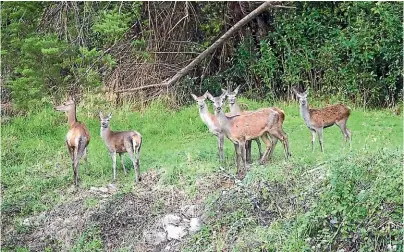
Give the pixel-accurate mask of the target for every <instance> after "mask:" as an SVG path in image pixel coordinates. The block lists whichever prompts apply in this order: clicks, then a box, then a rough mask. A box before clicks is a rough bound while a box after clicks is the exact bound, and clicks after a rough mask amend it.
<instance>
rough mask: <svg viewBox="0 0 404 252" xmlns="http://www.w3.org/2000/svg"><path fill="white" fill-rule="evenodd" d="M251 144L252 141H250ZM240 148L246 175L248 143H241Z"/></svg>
mask: <svg viewBox="0 0 404 252" xmlns="http://www.w3.org/2000/svg"><path fill="white" fill-rule="evenodd" d="M250 143H251V141H250ZM239 144H240V145H239V148H240V154H241V160H242V162H243V165H242V167H243V174H244V175H245V173H246V172H247V151H246V148H245V147H246V142H245V141H243V142H240V143H239Z"/></svg>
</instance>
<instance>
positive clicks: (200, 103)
mask: <svg viewBox="0 0 404 252" xmlns="http://www.w3.org/2000/svg"><path fill="white" fill-rule="evenodd" d="M207 95H208V91H206V92H205V94H203V95H202V96H199V97H198V96H196V95H194V94H191V96H192V98H194V100H195V101H196V102H197V103H198V107H199V109H204V108H205V107H206V103H205V100H206V98H207Z"/></svg>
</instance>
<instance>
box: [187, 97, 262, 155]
mask: <svg viewBox="0 0 404 252" xmlns="http://www.w3.org/2000/svg"><path fill="white" fill-rule="evenodd" d="M207 94H208V91H206V92H205V94H204V95H202V96H199V97H198V96H196V95H194V94H191V96H192V98H193V99H194V100H195V101H196V102H197V103H198V108H199V116H200V117H201V119H202V121H203V122H204V123H205V125H206V126H207V127H208V129H209V131H210V132H211V133H212V134H213V135H215V136H216V137H217V138H218V152H219V160H220V161H223V160H224V154H223V145H224V133H223V132H222V130H221V129H220V125H219V122H218V120H217V117H216V116H215V115H213V114H211V113H210V112H209V109H208V106H207V104H206V102H205V100H206V98H207ZM226 115H228V114H226ZM255 140H256V141H257V143H260V142H259V139H255ZM248 144H249V146H250V147H251V144H250V141H248V142H247V146H248ZM259 150H260V156H261V145H259ZM250 153H251V151H250ZM247 160H249V159H248V157H247Z"/></svg>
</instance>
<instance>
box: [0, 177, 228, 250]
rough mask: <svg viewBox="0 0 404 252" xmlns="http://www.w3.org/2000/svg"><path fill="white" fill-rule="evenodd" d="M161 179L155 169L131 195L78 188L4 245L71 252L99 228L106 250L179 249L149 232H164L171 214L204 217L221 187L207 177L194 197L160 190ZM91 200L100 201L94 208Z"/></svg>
mask: <svg viewBox="0 0 404 252" xmlns="http://www.w3.org/2000/svg"><path fill="white" fill-rule="evenodd" d="M159 179H160V177H159V174H158V173H157V172H156V171H154V170H150V171H148V172H147V173H145V174H144V176H143V180H142V182H141V183H139V184H137V185H136V186H135V188H134V190H133V191H132V192H129V193H120V192H119V188H117V187H115V186H114V185H108V186H105V187H99V188H94V187H92V188H90V189H79V190H78V191H77V192H76V193H75V194H74V197H73V198H72V200H70V201H69V202H67V203H65V204H62V205H59V206H56V207H55V208H54V209H52V210H50V211H46V212H43V213H41V214H39V215H35V216H31V217H28V218H26V219H25V220H23V221H22V224H21V227H22V229H21V227H17V226H18V225H17V226H15V227H11V228H9V229H8V230H3V231H4V232H2V247H3V248H9V249H15V248H17V247H28V248H29V249H30V250H31V251H43V250H44V249H45V248H51V249H53V250H56V251H60V250H68V249H71V248H72V247H73V246H74V244H76V242H77V239H78V238H79V237H80V236H81V235H82V234H83V232H85V231H86V230H87V229H88V228H90V227H96V228H99V229H100V236H101V239H102V242H103V247H104V249H105V250H107V251H113V250H116V249H118V248H127V249H129V250H131V251H162V250H163V249H165V248H170V249H169V250H170V251H174V250H176V247H177V246H178V244H179V243H180V241H179V240H168V239H164V241H163V242H159V243H158V244H153V242H150V241H147V240H146V238H147V235H146V234H148V233H149V234H150V232H160V231H161V230H163V227H162V224H161V219H162V218H163V217H164V216H165V215H167V214H176V215H177V216H181V218H182V220H185V221H188V220H189V221H190V220H191V218H192V217H195V216H200V215H201V214H202V212H203V207H202V204H201V203H202V202H203V200H204V199H205V197H206V195H208V194H209V193H211V192H213V191H214V190H216V189H217V188H219V187H221V183H220V179H219V178H218V177H215V176H212V174H210V175H209V178H208V180H209V183H205V181H207V178H203V179H201V180H198V181H197V187H198V196H197V197H196V198H193V199H190V198H189V197H188V196H187V195H186V194H185V193H184V192H183V191H181V190H179V189H178V188H176V187H173V186H172V187H169V186H166V185H164V186H159V183H158V182H159ZM89 199H91V200H92V201H93V202H95V203H94V204H91V205H90V206H89V204H88V201H89ZM190 206H192V207H190ZM190 209H192V210H190ZM190 212H192V214H190Z"/></svg>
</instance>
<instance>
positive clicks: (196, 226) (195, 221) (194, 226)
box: [189, 218, 202, 234]
mask: <svg viewBox="0 0 404 252" xmlns="http://www.w3.org/2000/svg"><path fill="white" fill-rule="evenodd" d="M189 226H190V227H189V232H190V233H191V234H194V233H196V232H198V231H199V230H201V228H202V223H201V220H200V219H199V218H192V219H191V222H190V223H189Z"/></svg>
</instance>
